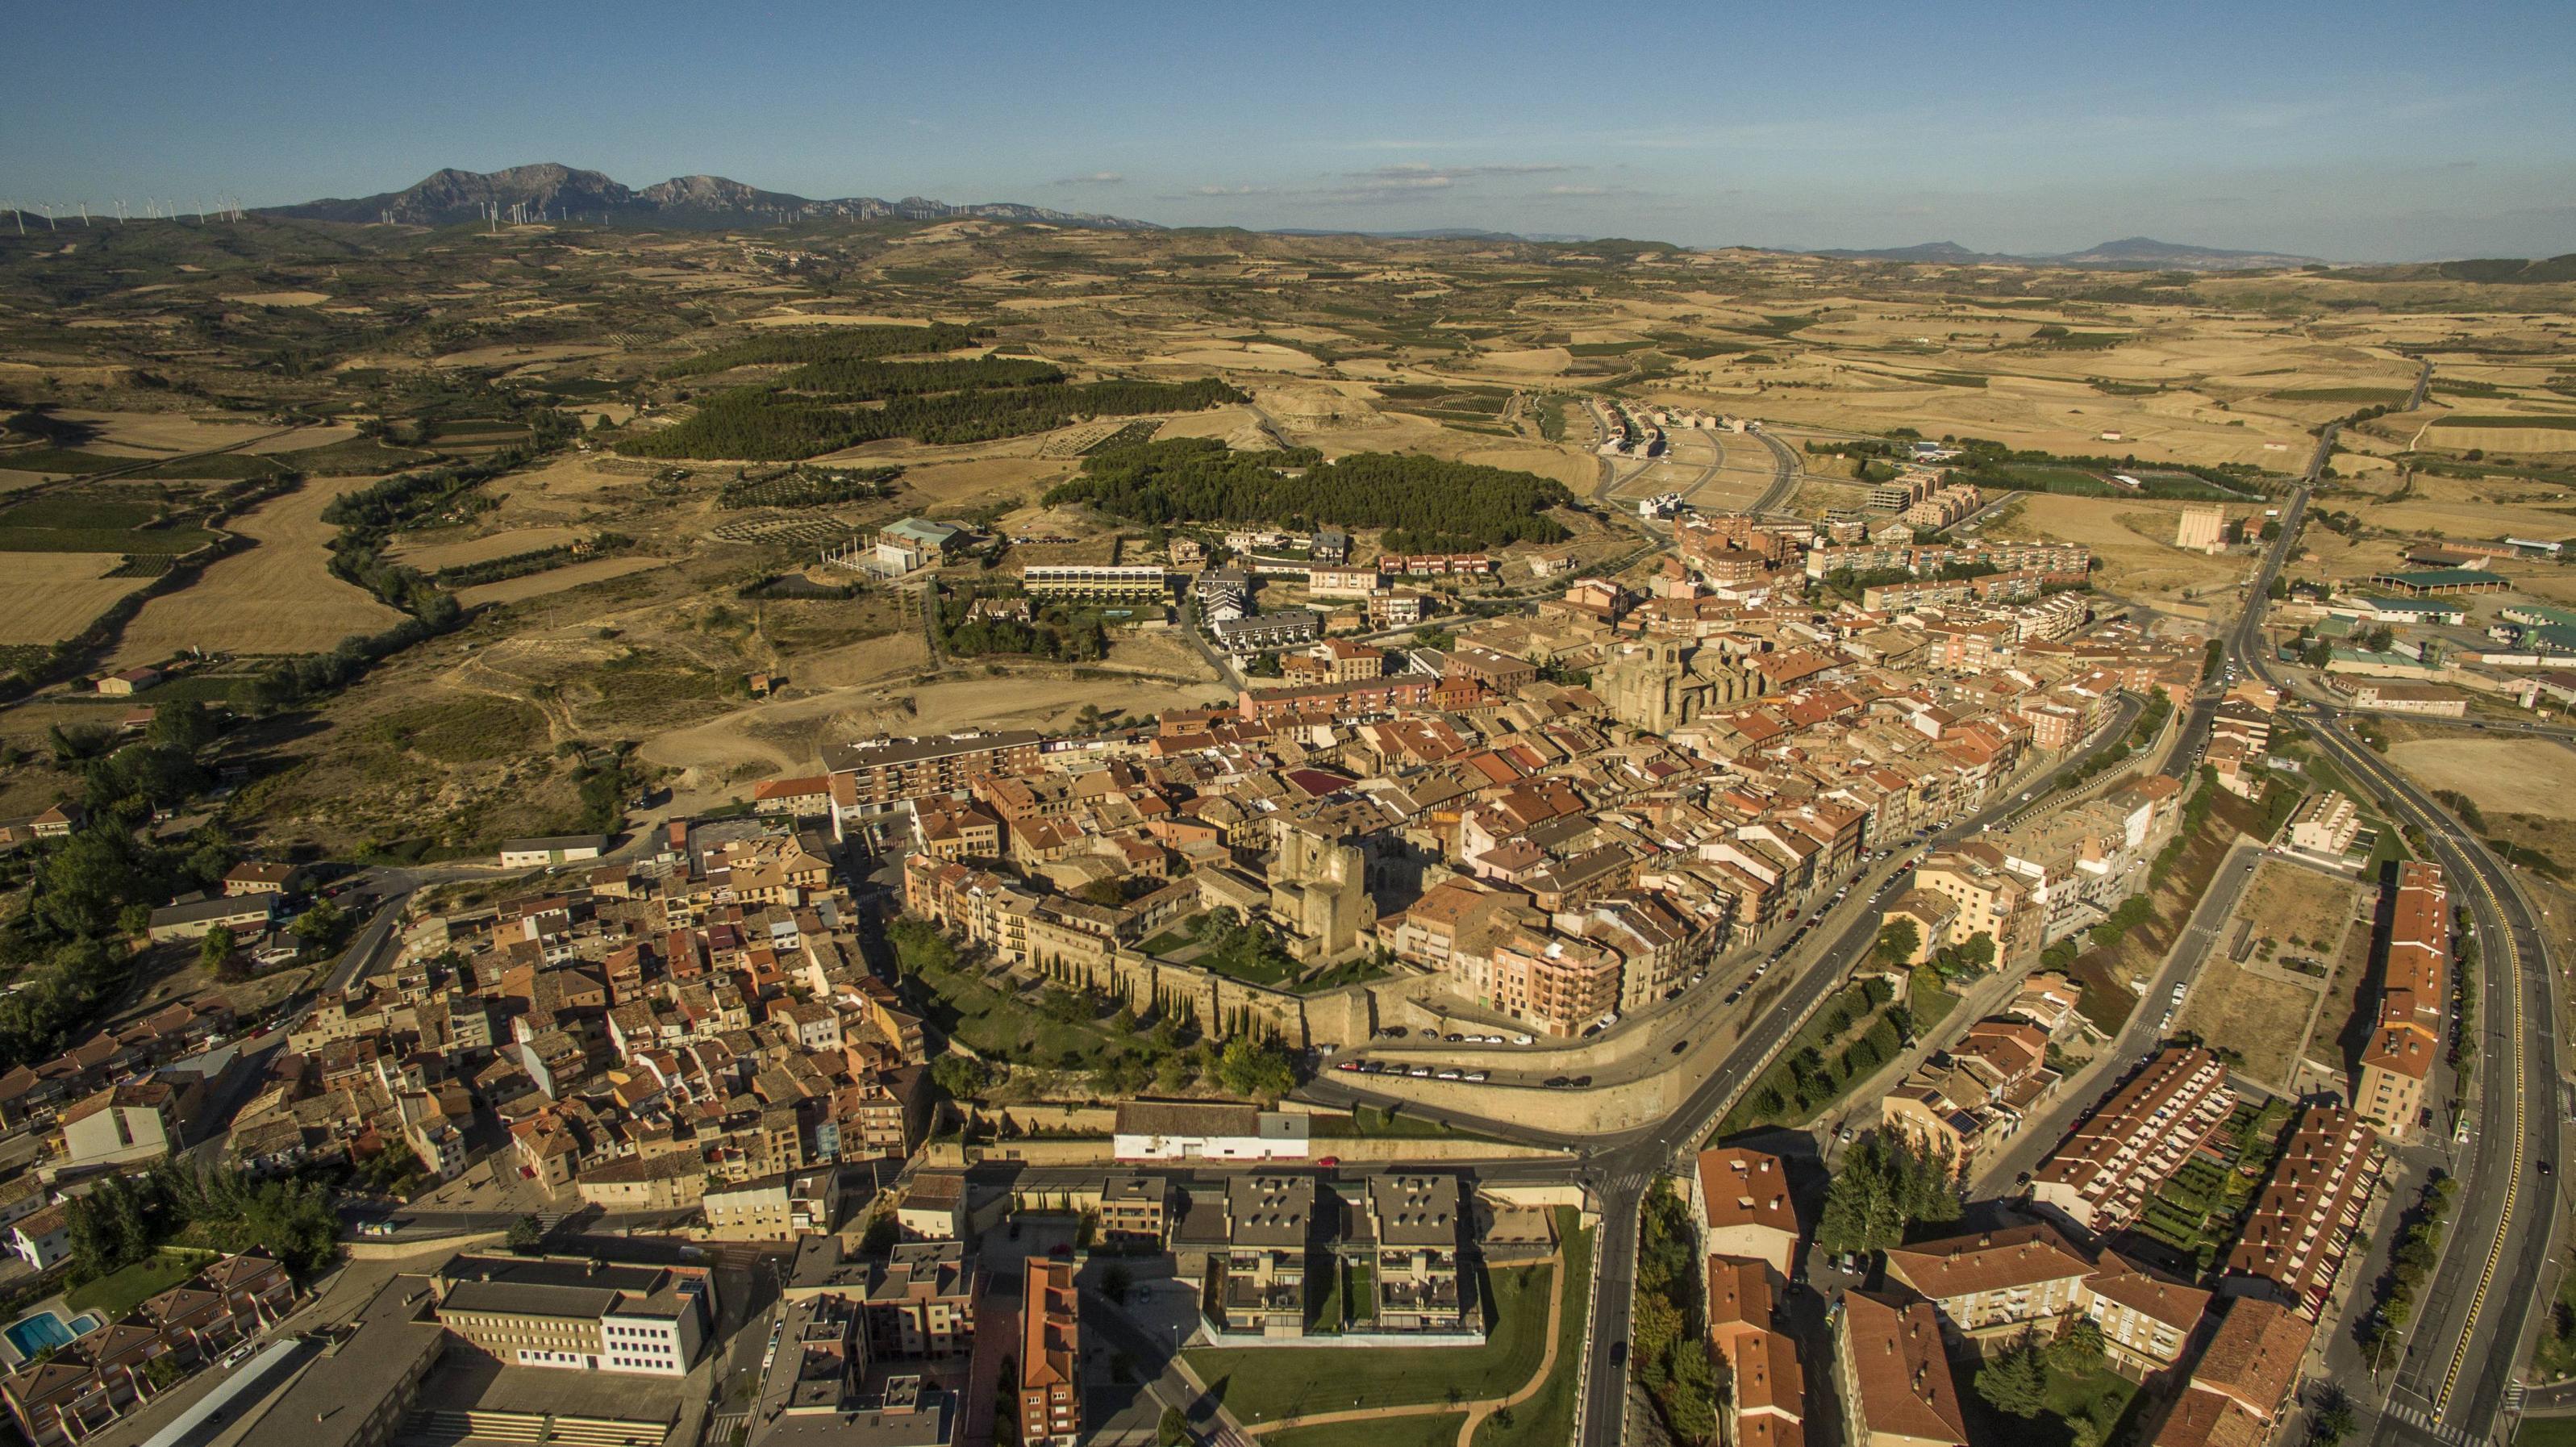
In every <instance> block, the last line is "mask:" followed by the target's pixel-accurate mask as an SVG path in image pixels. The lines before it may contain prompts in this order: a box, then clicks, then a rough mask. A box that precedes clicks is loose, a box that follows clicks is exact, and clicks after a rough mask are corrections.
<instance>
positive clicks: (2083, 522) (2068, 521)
mask: <svg viewBox="0 0 2576 1447" xmlns="http://www.w3.org/2000/svg"><path fill="white" fill-rule="evenodd" d="M2015 501H2016V502H2018V503H2019V504H2020V509H2019V511H2018V512H2017V513H2016V514H2015V515H2014V517H2013V519H2012V521H2011V522H2009V523H2007V524H2004V525H2003V526H2001V527H2000V528H1998V529H1994V530H1992V531H1994V532H1995V533H1996V534H1997V535H1999V536H2008V537H2016V538H2053V539H2056V540H2057V541H2059V542H2066V543H2082V544H2083V545H2084V546H2086V547H2088V548H2091V549H2092V550H2093V552H2094V555H2095V556H2096V557H2098V558H2100V559H2101V560H2102V567H2101V571H2100V573H2099V577H2100V579H2101V585H2102V587H2103V588H2104V589H2106V590H2108V591H2110V592H2113V593H2117V594H2120V595H2122V596H2124V597H2136V598H2158V597H2163V598H2177V597H2189V596H2194V595H2196V594H2199V593H2204V592H2209V591H2212V590H2216V589H2221V588H2225V587H2228V586H2231V585H2232V584H2234V583H2235V582H2236V581H2237V580H2239V579H2241V578H2242V577H2244V576H2245V574H2246V572H2247V570H2248V569H2249V568H2251V567H2252V565H2253V563H2252V559H2251V558H2250V557H2229V556H2224V555H2222V556H2219V557H2210V556H2208V555H2207V554H2204V553H2187V552H2184V551H2183V550H2182V549H2180V548H2177V547H2175V546H2174V545H2173V538H2174V531H2175V527H2176V523H2175V521H2174V520H2175V518H2176V517H2177V516H2178V515H2179V514H2180V513H2181V511H2182V509H2183V507H2184V506H2185V505H2184V504H2182V503H2160V502H2150V501H2147V500H2145V499H2140V498H2113V497H2101V498H2094V497H2065V496H2061V495H2059V494H2056V493H2027V494H2024V495H2022V496H2020V497H2018V498H2016V499H2015Z"/></svg>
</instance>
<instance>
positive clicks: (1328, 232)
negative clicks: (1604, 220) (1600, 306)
mask: <svg viewBox="0 0 2576 1447" xmlns="http://www.w3.org/2000/svg"><path fill="white" fill-rule="evenodd" d="M1262 234H1263V235H1265V236H1364V237H1367V238H1368V239H1369V240H1371V241H1516V242H1526V243H1537V244H1541V245H1549V246H1556V245H1564V244H1568V243H1576V244H1579V243H1582V242H1586V241H1592V240H1596V239H1597V238H1595V237H1593V236H1591V235H1589V234H1585V235H1580V236H1577V235H1573V234H1571V233H1560V232H1554V231H1479V230H1477V229H1475V228H1474V227H1471V226H1439V227H1433V228H1432V229H1430V230H1428V231H1349V230H1342V229H1339V228H1335V227H1327V226H1272V227H1267V228H1265V229H1264V230H1263V232H1262Z"/></svg>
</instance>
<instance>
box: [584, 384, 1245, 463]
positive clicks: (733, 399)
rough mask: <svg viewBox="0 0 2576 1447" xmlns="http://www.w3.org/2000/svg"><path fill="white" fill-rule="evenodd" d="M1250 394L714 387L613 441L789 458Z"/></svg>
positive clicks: (662, 452) (1194, 388)
mask: <svg viewBox="0 0 2576 1447" xmlns="http://www.w3.org/2000/svg"><path fill="white" fill-rule="evenodd" d="M1245 400H1247V399H1246V398H1245V397H1244V395H1243V394H1242V393H1241V392H1238V391H1236V390H1235V389H1234V388H1233V387H1231V386H1228V385H1227V384H1225V383H1224V382H1221V381H1217V380H1215V379H1213V378H1205V379H1201V380H1199V381H1194V382H1134V381H1108V382H1042V383H1036V384H1032V385H1029V386H1019V387H1000V388H993V389H989V390H977V391H962V392H945V393H939V394H936V395H931V396H906V397H896V398H894V399H893V400H891V401H889V402H887V403H885V404H884V405H883V406H876V407H867V406H860V407H846V406H835V405H832V404H829V403H824V402H816V401H811V400H808V399H805V398H801V397H797V396H794V395H792V394H789V393H784V392H780V391H775V390H772V389H769V388H761V387H740V388H736V389H734V390H732V391H728V392H718V393H716V394H715V395H714V396H712V397H709V398H707V399H706V400H705V401H704V402H702V403H700V404H699V406H698V410H697V411H696V412H695V413H694V414H692V415H691V416H690V417H689V418H688V419H687V420H685V421H682V422H679V423H676V424H674V425H672V426H669V427H665V428H663V429H661V430H660V431H657V432H647V433H644V434H641V435H639V436H636V437H631V438H628V439H626V440H625V441H623V442H621V443H619V444H618V450H620V451H622V452H625V453H627V454H628V455H630V456H635V457H739V458H743V459H745V460H747V461H753V462H789V461H794V460H796V459H798V458H805V457H812V456H814V455H816V454H817V453H823V452H832V451H836V450H838V449H840V448H844V447H855V446H857V445H858V444H859V443H862V442H875V441H880V440H882V439H885V438H889V437H909V438H912V439H913V440H915V441H918V442H927V443H932V444H935V445H943V446H944V445H954V444H957V443H964V442H984V441H989V440H991V439H993V438H996V437H1019V436H1023V435H1026V434H1028V433H1031V432H1048V431H1052V430H1054V429H1055V428H1058V427H1062V426H1065V425H1067V424H1069V423H1073V422H1078V421H1081V420H1083V419H1085V418H1089V417H1131V416H1143V415H1148V414H1152V413H1160V412H1196V411H1200V410H1202V409H1205V408H1208V407H1214V406H1217V405H1219V404H1221V403H1227V402H1242V401H1245Z"/></svg>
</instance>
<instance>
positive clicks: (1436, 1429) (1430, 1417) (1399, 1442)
mask: <svg viewBox="0 0 2576 1447" xmlns="http://www.w3.org/2000/svg"><path fill="white" fill-rule="evenodd" d="M1466 1425H1467V1414H1466V1413H1464V1412H1424V1413H1421V1414H1420V1415H1418V1416H1412V1417H1373V1418H1370V1419H1369V1420H1367V1421H1362V1422H1334V1423H1331V1424H1329V1425H1326V1426H1322V1427H1291V1428H1289V1429H1288V1430H1287V1431H1285V1432H1269V1433H1264V1434H1263V1435H1262V1438H1261V1442H1262V1447H1454V1444H1455V1443H1456V1442H1457V1440H1458V1429H1459V1428H1461V1427H1464V1426H1466ZM1476 1440H1477V1441H1479V1442H1482V1441H1484V1440H1485V1438H1484V1434H1483V1433H1481V1432H1480V1433H1478V1434H1477V1435H1476Z"/></svg>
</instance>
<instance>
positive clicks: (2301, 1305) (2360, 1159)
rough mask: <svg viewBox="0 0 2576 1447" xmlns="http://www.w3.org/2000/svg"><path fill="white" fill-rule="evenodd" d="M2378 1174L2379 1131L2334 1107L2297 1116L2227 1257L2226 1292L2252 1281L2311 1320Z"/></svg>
mask: <svg viewBox="0 0 2576 1447" xmlns="http://www.w3.org/2000/svg"><path fill="white" fill-rule="evenodd" d="M2381 1169H2382V1161H2381V1157H2380V1151H2379V1132H2377V1131H2375V1130H2373V1129H2371V1128H2370V1126H2369V1125H2368V1124H2367V1123H2366V1122H2364V1121H2363V1120H2362V1119H2361V1117H2359V1116H2357V1115H2355V1114H2353V1113H2352V1112H2351V1111H2349V1110H2345V1109H2342V1108H2340V1107H2337V1106H2327V1105H2312V1106H2309V1107H2308V1108H2307V1109H2305V1110H2303V1111H2301V1112H2300V1113H2299V1119H2298V1123H2297V1124H2296V1125H2294V1126H2293V1127H2291V1130H2290V1138H2289V1140H2288V1142H2287V1143H2286V1144H2285V1145H2283V1147H2282V1149H2281V1154H2280V1157H2279V1158H2278V1159H2276V1160H2275V1161H2274V1162H2273V1163H2272V1174H2271V1175H2270V1177H2269V1178H2267V1179H2266V1180H2265V1181H2264V1183H2263V1189H2262V1190H2261V1192H2260V1193H2258V1194H2257V1195H2256V1196H2255V1198H2254V1209H2253V1211H2252V1212H2251V1213H2249V1214H2248V1215H2247V1217H2246V1220H2245V1229H2244V1230H2243V1231H2242V1232H2240V1233H2239V1234H2238V1236H2237V1238H2236V1245H2235V1246H2234V1247H2233V1248H2232V1249H2230V1250H2229V1251H2228V1253H2227V1271H2228V1277H2227V1282H2228V1285H2229V1286H2230V1287H2231V1289H2233V1288H2237V1287H2240V1286H2243V1285H2245V1284H2248V1283H2260V1284H2261V1287H2262V1288H2263V1290H2264V1292H2265V1294H2268V1295H2270V1296H2271V1297H2272V1298H2273V1299H2274V1300H2277V1301H2279V1302H2281V1303H2282V1304H2283V1305H2285V1306H2288V1307H2291V1308H2293V1309H2295V1310H2296V1311H2298V1312H2299V1314H2300V1315H2302V1316H2305V1317H2306V1318H2307V1319H2308V1320H2310V1321H2315V1320H2317V1319H2318V1316H2319V1314H2320V1313H2321V1312H2322V1311H2323V1310H2324V1309H2325V1303H2326V1298H2327V1297H2328V1296H2329V1295H2331V1294H2332V1293H2333V1291H2334V1285H2335V1278H2336V1276H2337V1275H2339V1274H2340V1273H2341V1272H2342V1270H2343V1263H2344V1258H2345V1257H2346V1256H2347V1255H2349V1254H2350V1252H2351V1249H2352V1244H2353V1241H2354V1239H2355V1237H2356V1235H2357V1234H2358V1233H2359V1231H2360V1230H2361V1218H2362V1214H2363V1213H2364V1212H2366V1211H2367V1210H2369V1209H2370V1197H2371V1193H2372V1192H2373V1191H2374V1190H2375V1189H2377V1187H2378V1185H2379V1176H2380V1171H2381Z"/></svg>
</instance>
